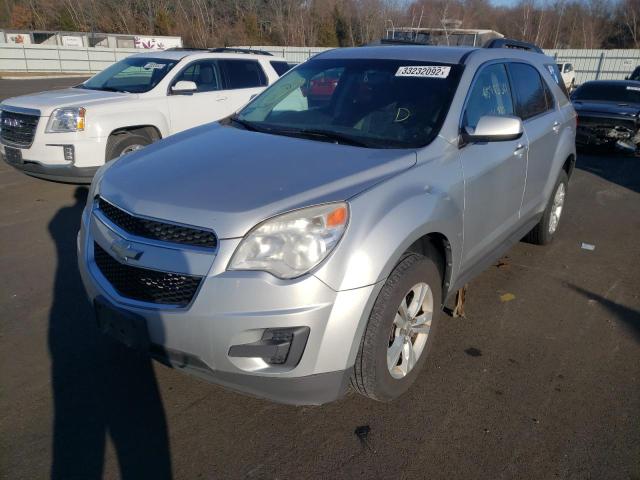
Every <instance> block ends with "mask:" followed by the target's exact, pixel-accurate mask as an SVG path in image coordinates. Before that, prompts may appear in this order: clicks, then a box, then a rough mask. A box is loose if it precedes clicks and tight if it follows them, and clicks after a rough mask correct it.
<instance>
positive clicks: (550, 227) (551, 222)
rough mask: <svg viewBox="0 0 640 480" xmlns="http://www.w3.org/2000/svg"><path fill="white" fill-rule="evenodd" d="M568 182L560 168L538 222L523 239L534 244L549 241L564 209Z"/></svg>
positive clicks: (565, 174) (553, 235)
mask: <svg viewBox="0 0 640 480" xmlns="http://www.w3.org/2000/svg"><path fill="white" fill-rule="evenodd" d="M568 183H569V179H568V177H567V173H566V172H565V171H564V170H562V171H561V172H560V175H559V176H558V180H557V181H556V185H555V187H554V189H553V193H552V194H551V198H550V199H549V203H548V204H547V208H546V209H545V210H544V213H543V214H542V218H541V219H540V222H539V223H538V224H537V225H536V226H535V227H533V230H531V231H530V232H529V233H528V234H527V235H526V237H525V238H524V239H525V241H527V242H530V243H535V244H536V245H546V244H548V243H551V241H552V240H553V238H554V237H555V234H556V232H557V231H558V225H559V224H560V218H561V216H562V212H563V210H564V203H565V200H566V198H567V186H568Z"/></svg>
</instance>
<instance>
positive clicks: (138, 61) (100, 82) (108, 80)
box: [78, 57, 178, 93]
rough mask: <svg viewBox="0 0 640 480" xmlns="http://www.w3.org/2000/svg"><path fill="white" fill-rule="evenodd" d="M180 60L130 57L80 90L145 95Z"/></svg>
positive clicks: (80, 86) (81, 86) (112, 66)
mask: <svg viewBox="0 0 640 480" xmlns="http://www.w3.org/2000/svg"><path fill="white" fill-rule="evenodd" d="M176 63H178V60H171V59H166V58H150V57H129V58H125V59H124V60H120V61H119V62H117V63H114V64H113V65H111V66H110V67H108V68H105V69H104V70H103V71H102V72H100V73H98V74H97V75H95V76H94V77H91V78H90V79H89V80H87V81H86V82H84V83H83V84H81V85H78V88H88V89H91V90H106V91H109V92H129V93H143V92H148V91H149V90H151V89H152V88H153V87H155V86H156V85H157V84H158V83H160V81H161V80H162V79H163V78H164V77H165V75H166V74H167V73H168V72H169V70H171V69H172V68H173V67H174V66H175V64H176Z"/></svg>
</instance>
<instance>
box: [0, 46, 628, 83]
mask: <svg viewBox="0 0 640 480" xmlns="http://www.w3.org/2000/svg"><path fill="white" fill-rule="evenodd" d="M242 48H253V49H256V50H264V51H267V52H269V53H272V54H273V55H277V56H279V57H284V58H285V59H287V60H288V61H290V62H293V63H300V62H304V61H306V60H307V59H309V58H310V57H312V56H314V55H316V54H318V53H320V52H324V51H325V50H328V49H327V48H319V47H280V46H246V47H242ZM147 51H148V50H147ZM141 52H142V51H141V50H139V49H131V48H99V47H95V48H85V47H61V46H55V45H52V46H49V45H24V46H23V45H10V44H0V72H3V71H4V72H64V73H87V74H89V73H95V72H99V71H100V70H102V69H104V68H106V67H108V66H109V65H111V64H112V63H113V62H116V61H118V60H121V59H122V58H125V57H127V56H129V55H131V54H133V53H141ZM545 53H547V55H550V56H552V57H554V58H556V60H557V61H558V62H571V63H572V64H573V67H574V69H575V71H576V83H578V84H580V83H583V82H586V81H588V80H607V79H622V78H624V77H625V76H627V75H629V73H631V71H633V69H634V68H635V67H636V66H638V65H640V49H636V50H546V52H545Z"/></svg>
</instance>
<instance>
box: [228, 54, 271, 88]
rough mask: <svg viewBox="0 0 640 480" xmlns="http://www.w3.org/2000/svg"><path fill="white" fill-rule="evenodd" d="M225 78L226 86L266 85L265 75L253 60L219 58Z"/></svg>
mask: <svg viewBox="0 0 640 480" xmlns="http://www.w3.org/2000/svg"><path fill="white" fill-rule="evenodd" d="M220 64H221V66H222V68H223V69H224V72H225V76H226V79H227V84H226V88H227V89H230V90H234V89H237V88H255V87H263V86H266V85H267V83H268V82H267V77H266V75H265V74H264V72H263V71H262V67H261V66H260V64H259V63H258V62H257V61H255V60H220Z"/></svg>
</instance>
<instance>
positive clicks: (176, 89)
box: [171, 80, 198, 95]
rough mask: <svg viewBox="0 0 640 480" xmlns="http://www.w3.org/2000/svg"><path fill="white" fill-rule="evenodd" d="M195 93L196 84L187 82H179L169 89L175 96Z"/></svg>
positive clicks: (196, 89)
mask: <svg viewBox="0 0 640 480" xmlns="http://www.w3.org/2000/svg"><path fill="white" fill-rule="evenodd" d="M197 91H198V86H197V85H196V82H191V81H189V80H180V81H179V82H178V83H176V84H175V85H174V86H173V87H171V93H174V94H176V95H185V94H189V93H194V92H197Z"/></svg>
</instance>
